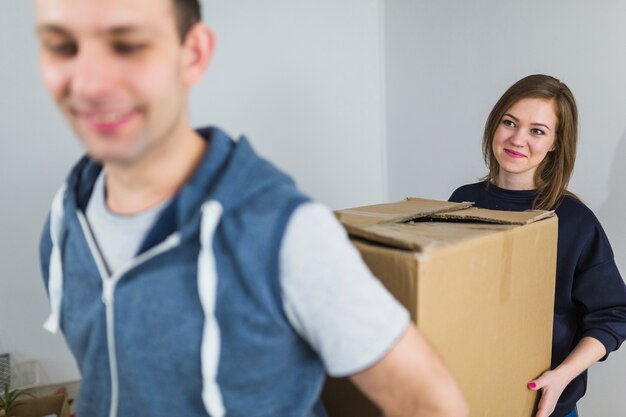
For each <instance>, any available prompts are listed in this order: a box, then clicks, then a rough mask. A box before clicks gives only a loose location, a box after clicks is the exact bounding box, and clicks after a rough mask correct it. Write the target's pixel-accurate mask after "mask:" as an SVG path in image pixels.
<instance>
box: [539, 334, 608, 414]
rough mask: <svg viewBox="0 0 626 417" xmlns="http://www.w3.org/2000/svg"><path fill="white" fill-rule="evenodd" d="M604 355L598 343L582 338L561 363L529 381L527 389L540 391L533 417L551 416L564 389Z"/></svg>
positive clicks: (602, 348) (595, 340) (603, 349)
mask: <svg viewBox="0 0 626 417" xmlns="http://www.w3.org/2000/svg"><path fill="white" fill-rule="evenodd" d="M605 354H606V349H605V348H604V345H603V344H602V343H600V341H598V340H597V339H595V338H593V337H583V338H582V339H581V340H580V342H578V345H576V347H575V348H574V350H572V351H571V352H570V354H569V355H568V356H567V358H565V360H564V361H563V363H561V364H560V365H559V366H557V367H556V368H554V370H552V371H546V372H544V373H543V374H541V376H540V377H539V378H537V379H535V380H533V381H530V382H529V383H528V388H530V389H531V390H533V391H538V390H541V400H540V401H539V407H538V408H537V414H535V417H548V416H549V415H550V414H552V412H553V411H554V408H555V407H556V404H557V402H558V401H559V397H560V396H561V394H562V393H563V390H564V389H565V387H567V385H568V384H569V383H570V382H571V381H572V380H573V379H574V378H576V377H577V376H578V375H580V374H581V373H582V372H583V371H585V370H586V369H587V368H589V367H590V366H591V365H593V364H594V363H596V362H597V361H598V360H599V359H600V358H602V357H603V356H604V355H605Z"/></svg>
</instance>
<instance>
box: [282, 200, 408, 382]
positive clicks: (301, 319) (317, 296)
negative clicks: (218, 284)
mask: <svg viewBox="0 0 626 417" xmlns="http://www.w3.org/2000/svg"><path fill="white" fill-rule="evenodd" d="M280 267H281V285H282V290H283V305H284V310H285V314H286V316H287V318H288V320H289V322H290V323H291V325H292V326H293V327H294V329H295V330H296V332H297V333H298V334H299V335H300V336H302V337H303V338H304V339H305V340H306V341H308V343H309V344H310V345H311V347H312V348H313V349H314V350H315V351H316V352H317V353H318V355H319V356H320V358H321V360H322V362H323V363H324V365H325V367H326V371H327V372H328V374H329V375H331V376H337V377H338V376H347V375H353V374H355V373H357V372H360V371H362V370H364V369H366V368H368V367H370V366H371V365H373V364H375V363H376V362H378V360H380V359H382V358H383V357H384V356H385V354H386V353H387V352H388V351H389V350H390V349H391V348H392V347H393V346H394V345H395V344H396V343H397V341H398V340H399V339H400V337H401V336H402V335H403V334H404V332H405V331H406V328H407V326H408V323H409V314H408V312H407V311H406V309H405V308H404V307H403V306H402V305H400V304H399V303H398V302H397V301H396V300H395V298H393V296H392V295H391V294H389V292H388V291H387V290H386V289H385V287H384V286H383V285H382V284H381V283H380V281H379V280H378V279H377V278H376V277H374V276H373V275H372V273H371V272H370V271H369V269H368V268H367V266H366V265H365V263H364V262H363V260H362V259H361V256H360V254H359V252H358V251H357V250H356V248H354V246H353V245H352V244H351V243H350V241H349V239H348V236H347V234H346V232H345V230H344V229H343V227H342V226H341V225H340V224H339V222H338V221H337V220H336V219H335V217H334V216H333V214H332V213H331V212H330V211H329V210H328V209H327V208H325V207H324V206H323V205H321V204H319V203H307V204H304V205H302V206H301V207H299V208H298V209H297V210H296V211H295V212H294V214H293V215H292V217H291V219H290V220H289V223H288V226H287V230H286V232H285V236H284V240H283V244H282V248H281V253H280Z"/></svg>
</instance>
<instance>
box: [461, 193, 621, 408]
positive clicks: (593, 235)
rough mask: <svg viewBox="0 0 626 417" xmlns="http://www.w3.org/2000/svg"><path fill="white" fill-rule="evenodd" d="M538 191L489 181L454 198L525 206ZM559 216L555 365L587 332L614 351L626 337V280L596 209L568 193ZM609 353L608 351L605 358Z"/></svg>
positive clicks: (568, 396)
mask: <svg viewBox="0 0 626 417" xmlns="http://www.w3.org/2000/svg"><path fill="white" fill-rule="evenodd" d="M535 196H536V194H535V191H532V190H531V191H517V190H515V191H514V190H505V189H502V188H499V187H496V186H495V185H491V184H490V185H489V186H487V183H486V182H479V183H475V184H469V185H464V186H462V187H460V188H458V189H457V190H456V191H454V193H452V196H451V197H450V201H455V202H462V201H472V202H474V203H475V205H476V207H480V208H486V209H492V210H509V211H523V210H528V209H531V208H532V205H533V201H534V199H535ZM555 211H556V214H557V216H558V218H559V238H558V245H557V266H556V293H555V302H554V330H553V340H552V368H555V367H556V366H558V365H559V364H560V363H561V362H563V360H564V359H565V357H566V356H567V355H568V354H569V353H570V352H571V351H572V349H573V348H574V347H575V346H576V344H577V343H578V342H579V341H580V339H581V338H583V337H585V336H591V337H593V338H595V339H597V340H599V341H600V342H601V343H602V344H603V345H604V347H605V348H606V351H607V356H608V352H612V351H614V350H616V349H617V348H618V347H619V346H620V344H621V343H622V342H623V341H624V339H626V285H624V281H623V279H622V277H621V276H620V273H619V271H618V269H617V266H616V265H615V260H614V257H613V251H612V249H611V245H610V244H609V241H608V239H607V237H606V234H605V233H604V230H603V229H602V226H601V225H600V223H599V222H598V219H597V218H596V216H595V215H594V214H593V212H592V211H591V210H590V209H589V208H588V207H587V206H585V205H584V204H583V203H582V202H581V201H580V200H578V199H576V198H575V197H572V196H565V197H564V198H563V199H562V201H561V202H560V204H559V205H558V206H557V207H556V209H555ZM604 359H606V356H605V357H604V358H602V360H604ZM586 385H587V372H586V371H585V372H583V373H582V374H581V375H580V376H578V377H577V378H575V379H574V380H573V381H572V382H571V383H570V384H569V385H568V386H567V388H565V391H563V394H562V395H561V398H560V399H559V402H558V404H557V407H556V409H555V411H554V413H552V415H551V417H562V416H565V415H567V414H568V413H569V412H570V411H572V409H573V408H574V406H575V405H576V402H577V401H578V400H579V399H580V398H581V397H582V396H583V395H584V394H585V390H586Z"/></svg>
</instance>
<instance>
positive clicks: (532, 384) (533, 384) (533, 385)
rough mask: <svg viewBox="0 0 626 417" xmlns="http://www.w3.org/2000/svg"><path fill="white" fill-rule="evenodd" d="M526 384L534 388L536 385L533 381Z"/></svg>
mask: <svg viewBox="0 0 626 417" xmlns="http://www.w3.org/2000/svg"><path fill="white" fill-rule="evenodd" d="M528 386H529V387H530V388H531V389H535V388H536V387H537V384H535V383H534V382H531V383H530V384H528Z"/></svg>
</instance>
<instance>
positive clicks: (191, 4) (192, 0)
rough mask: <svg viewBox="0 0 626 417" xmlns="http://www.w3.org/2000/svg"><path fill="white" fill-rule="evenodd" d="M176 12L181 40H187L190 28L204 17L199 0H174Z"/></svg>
mask: <svg viewBox="0 0 626 417" xmlns="http://www.w3.org/2000/svg"><path fill="white" fill-rule="evenodd" d="M173 1H174V11H175V13H176V25H177V26H178V33H179V35H180V40H181V42H182V41H184V40H185V36H187V32H189V29H191V27H192V26H193V25H194V24H196V23H197V22H199V21H200V20H201V19H202V12H201V9H200V1H199V0H173Z"/></svg>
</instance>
